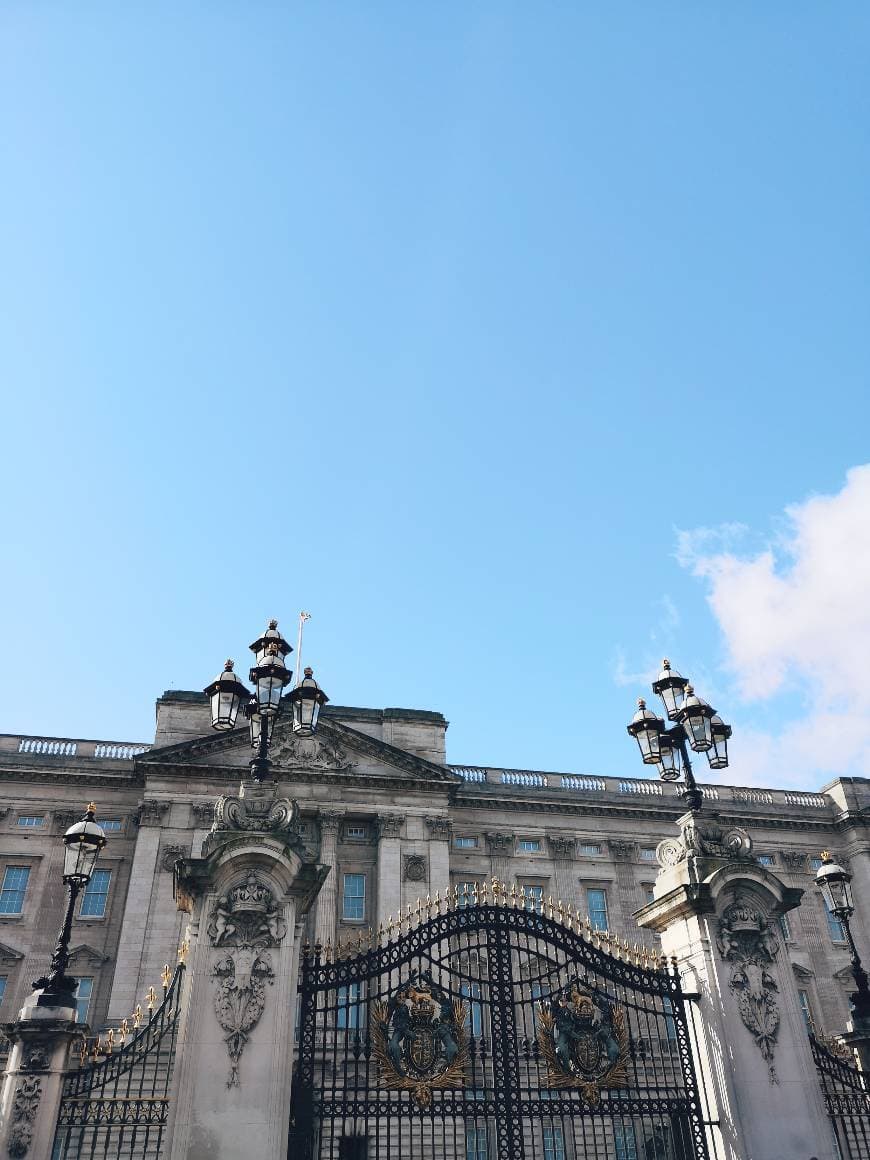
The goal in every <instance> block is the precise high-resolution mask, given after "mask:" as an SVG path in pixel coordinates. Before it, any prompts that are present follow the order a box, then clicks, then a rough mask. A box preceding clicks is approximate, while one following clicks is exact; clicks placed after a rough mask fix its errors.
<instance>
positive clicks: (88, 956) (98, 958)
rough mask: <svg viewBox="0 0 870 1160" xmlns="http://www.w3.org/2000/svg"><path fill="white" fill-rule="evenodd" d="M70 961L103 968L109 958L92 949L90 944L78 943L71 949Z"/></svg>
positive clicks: (94, 948)
mask: <svg viewBox="0 0 870 1160" xmlns="http://www.w3.org/2000/svg"><path fill="white" fill-rule="evenodd" d="M69 961H70V962H71V963H75V962H81V963H87V965H88V966H89V967H101V966H102V965H103V963H107V962H108V961H109V956H108V955H104V954H103V952H102V951H98V950H97V948H96V947H92V946H91V944H90V943H78V945H77V946H74V947H71V948H70V952H69Z"/></svg>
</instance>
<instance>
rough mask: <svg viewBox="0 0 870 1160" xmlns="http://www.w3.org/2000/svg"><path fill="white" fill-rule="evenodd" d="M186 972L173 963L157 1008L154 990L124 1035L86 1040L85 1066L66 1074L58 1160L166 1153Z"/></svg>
mask: <svg viewBox="0 0 870 1160" xmlns="http://www.w3.org/2000/svg"><path fill="white" fill-rule="evenodd" d="M183 977H184V963H183V962H180V963H179V964H178V966H177V967H176V969H175V973H174V975H173V974H171V973H170V970H169V967H166V968H165V970H164V975H163V980H164V998H163V1002H162V1003H161V1004H160V1006H159V1007H157V1009H156V1010H155V1009H154V1008H155V1003H156V996H155V993H154V989H153V988H152V989H151V992H150V994H149V998H148V1001H147V1004H146V1013H144V1014H143V1012H142V1009H141V1007H137V1009H136V1011H135V1012H134V1014H133V1016H132V1018H131V1019H130V1020H129V1021H128V1020H124V1023H123V1024H122V1027H121V1030H120V1032H119V1033H117V1036H116V1032H114V1031H110V1032H109V1034H108V1036H107V1037H106V1038H105V1039H102V1040H98V1041H97V1042H96V1043H95V1044H94V1046H93V1049H92V1050H91V1051H90V1052H89V1051H88V1044H87V1043H86V1042H85V1041H84V1040H82V1050H81V1054H80V1057H79V1063H80V1067H79V1068H78V1069H77V1070H75V1071H71V1072H70V1073H69V1074H68V1075H67V1077H66V1079H65V1080H64V1084H63V1095H62V1097H61V1103H60V1114H59V1116H58V1121H57V1131H56V1132H55V1137H54V1149H53V1151H52V1160H86V1158H87V1160H92V1158H94V1157H100V1158H105V1157H112V1160H115V1158H116V1157H117V1158H119V1160H157V1158H158V1157H159V1156H160V1149H161V1146H162V1144H163V1137H164V1134H165V1132H166V1122H167V1117H168V1111H169V1080H170V1077H171V1074H172V1062H173V1059H174V1056H175V1036H176V1030H177V1025H178V1011H179V999H180V993H181V984H182V979H183ZM128 1039H129V1041H128ZM116 1044H117V1048H116Z"/></svg>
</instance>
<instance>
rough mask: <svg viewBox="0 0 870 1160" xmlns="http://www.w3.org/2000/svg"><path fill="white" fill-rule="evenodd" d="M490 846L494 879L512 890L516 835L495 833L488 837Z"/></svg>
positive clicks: (487, 840)
mask: <svg viewBox="0 0 870 1160" xmlns="http://www.w3.org/2000/svg"><path fill="white" fill-rule="evenodd" d="M486 842H487V845H488V846H489V855H490V870H491V873H492V877H493V878H497V879H498V880H499V882H504V883H506V884H507V887H508V889H510V879H511V877H512V873H511V867H512V863H513V859H514V835H513V834H504V833H501V832H495V833H491V834H487V835H486Z"/></svg>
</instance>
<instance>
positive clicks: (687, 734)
mask: <svg viewBox="0 0 870 1160" xmlns="http://www.w3.org/2000/svg"><path fill="white" fill-rule="evenodd" d="M652 690H653V692H654V693H655V694H656V695H657V696H658V697H660V698H661V701H662V704H663V705H664V708H665V713H666V714H667V718H668V720H669V721H673V722H674V724H673V725H672V726H671V727H670V728H667V727H666V726H665V722H664V720H663V718H661V717H657V716H656V715H655V713H653V712H652V710H650V709H648V708H647V707H646V702H645V701H644V700H640V701H638V703H637V704H638V711H637V713H635V715H634V717H633V718H632V720H631V722H630V724H629V725H628V726H627V729H628V732H629V734H630V735H631V736H632V737H634V739H635V740H636V741H637V744H638V747H639V749H640V755H641V760H642V761H643V763H644V765H654V766H656V768H657V769H658V774H659V777H660V778H661V780H662V781H667V782H676V781H679V780H680V776H681V775H682V776H683V778H684V779H685V783H686V788H685V790H684V791H683V794H682V797H683V801H684V802H685V803H686V805H687V806H688V807H689V809H690V810H691V811H692V813H698V812H699V810H700V809H701V806H702V804H703V800H704V798H703V794H702V793H701V790H700V789H699V788H698V784H697V782H696V781H695V777H694V774H693V773H692V763H691V760H690V759H689V749H692V750H693V751H694V752H695V753H706V754H707V762H708V764H709V766H710V768H711V769H726V768H727V767H728V738H729V737H730V736H731V726H730V725H726V724H725V722H724V721H723V720H722V718H721V717H720V716H719V715H718V713H717V712H716V710H715V709H714V708H713V707H712V706H711V705H708V704H707V702H706V701H703V700H702V699H701V698H700V697H698V696H697V695H696V693H695V690H694V689H693V688H692V685H691V684H690V683H689V681H688V679H687V678H686V677H684V676H682V675H681V674H680V673H678V672H677V671H676V669H672V668H671V663H670V661H669V660H667V659H665V660H664V661H662V671H661V672H660V673H659V675H658V677H657V678H656V679H655V680H654V681H653V683H652Z"/></svg>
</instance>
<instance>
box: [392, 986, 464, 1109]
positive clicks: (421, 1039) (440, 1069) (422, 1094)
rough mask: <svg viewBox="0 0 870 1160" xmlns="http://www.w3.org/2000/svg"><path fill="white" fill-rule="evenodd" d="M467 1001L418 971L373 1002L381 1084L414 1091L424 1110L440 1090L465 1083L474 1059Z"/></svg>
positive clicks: (415, 1097)
mask: <svg viewBox="0 0 870 1160" xmlns="http://www.w3.org/2000/svg"><path fill="white" fill-rule="evenodd" d="M466 1018H467V1010H466V1004H465V1003H463V1002H462V1001H461V1000H459V999H451V998H450V996H449V995H447V994H446V993H445V992H444V991H443V990H442V989H441V988H440V987H438V986H436V984H435V983H434V982H433V981H432V977H431V975H430V974H429V972H428V971H423V972H418V973H416V974H414V975H412V976H411V978H410V979H409V980H408V981H407V982H406V983H403V984H402V985H401V986H400V987H399V989H398V990H397V991H396V992H395V993H394V994H393V995H392V996H391V997H390V998H389V999H388V1000H387V1001H384V1000H378V1001H377V1002H375V1003H373V1004H372V1015H371V1035H372V1046H373V1050H374V1053H375V1058H376V1059H377V1061H378V1065H379V1067H380V1073H381V1074H380V1082H381V1085H382V1086H383V1087H386V1088H398V1089H400V1090H403V1091H410V1092H411V1093H412V1095H413V1098H414V1100H415V1101H416V1103H417V1104H418V1106H419V1107H421V1108H427V1107H428V1106H429V1105H430V1103H431V1102H432V1092H433V1090H435V1089H438V1088H457V1087H462V1086H463V1084H464V1082H465V1067H466V1063H467V1062H468V1036H467V1033H466V1029H465V1022H466Z"/></svg>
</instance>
